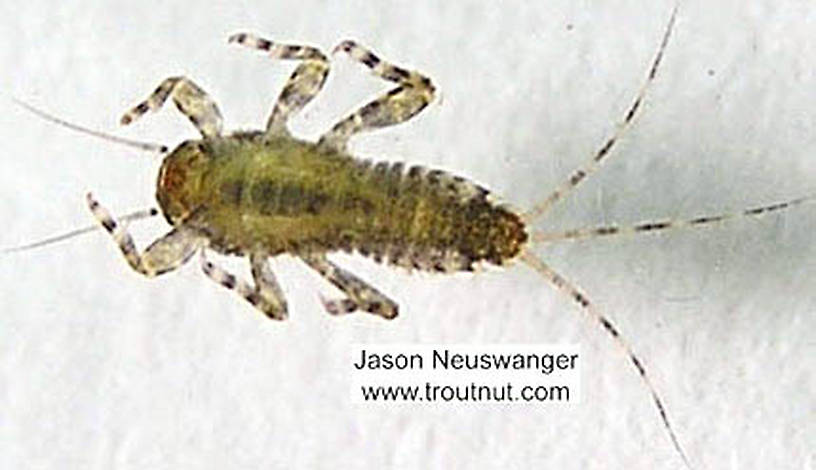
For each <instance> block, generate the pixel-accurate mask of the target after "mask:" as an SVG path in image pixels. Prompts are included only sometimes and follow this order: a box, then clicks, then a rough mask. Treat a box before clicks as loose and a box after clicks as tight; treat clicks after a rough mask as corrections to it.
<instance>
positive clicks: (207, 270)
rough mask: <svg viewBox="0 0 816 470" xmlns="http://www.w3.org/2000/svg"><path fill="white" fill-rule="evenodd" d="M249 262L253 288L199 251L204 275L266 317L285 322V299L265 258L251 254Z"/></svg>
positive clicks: (286, 314) (202, 251)
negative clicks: (232, 292) (232, 291)
mask: <svg viewBox="0 0 816 470" xmlns="http://www.w3.org/2000/svg"><path fill="white" fill-rule="evenodd" d="M249 262H250V265H251V266H252V278H253V279H254V280H255V285H254V286H252V285H250V284H249V283H248V282H246V281H243V280H241V279H239V278H237V277H235V275H233V274H230V273H228V272H227V271H225V270H224V269H222V268H220V267H218V266H216V265H214V264H213V263H211V262H210V261H209V260H208V259H207V257H206V256H205V254H204V250H201V269H202V270H203V271H204V274H206V275H207V276H208V277H209V278H210V279H212V280H213V281H215V282H217V283H219V284H221V285H222V286H224V287H226V288H227V289H230V290H234V291H235V292H237V293H238V295H240V296H241V297H243V298H244V299H245V300H246V301H247V302H249V303H251V304H252V306H253V307H255V308H257V309H258V310H260V311H261V312H263V313H264V314H265V315H266V316H267V317H269V318H271V319H273V320H285V319H286V318H287V316H288V312H287V307H286V299H284V297H283V292H282V291H281V288H280V285H279V284H278V281H277V279H275V275H274V274H273V273H272V270H271V269H270V268H269V261H268V259H267V256H266V255H265V254H261V253H253V254H251V255H250V256H249Z"/></svg>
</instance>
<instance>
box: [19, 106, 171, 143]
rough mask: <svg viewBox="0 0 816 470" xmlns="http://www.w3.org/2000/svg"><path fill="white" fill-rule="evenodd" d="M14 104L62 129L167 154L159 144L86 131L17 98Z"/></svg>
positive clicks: (84, 128) (91, 130) (86, 129)
mask: <svg viewBox="0 0 816 470" xmlns="http://www.w3.org/2000/svg"><path fill="white" fill-rule="evenodd" d="M12 100H14V102H15V103H17V104H18V105H20V106H22V107H23V108H25V109H27V110H28V111H30V112H32V113H34V114H36V115H37V116H39V117H41V118H43V119H45V120H46V121H50V122H53V123H54V124H57V125H60V126H62V127H67V128H68V129H71V130H74V131H77V132H81V133H83V134H88V135H92V136H94V137H98V138H100V139H104V140H107V141H109V142H115V143H117V144H122V145H127V146H128V147H133V148H136V149H139V150H146V151H148V152H154V153H167V150H168V148H167V146H166V145H161V144H154V143H150V142H139V141H137V140H131V139H126V138H124V137H118V136H115V135H111V134H106V133H104V132H100V131H95V130H93V129H88V128H87V127H83V126H80V125H77V124H73V123H70V122H68V121H66V120H64V119H60V118H58V117H56V116H54V115H52V114H48V113H46V112H45V111H42V110H40V109H37V108H35V107H34V106H31V105H30V104H28V103H26V102H25V101H22V100H19V99H17V98H12Z"/></svg>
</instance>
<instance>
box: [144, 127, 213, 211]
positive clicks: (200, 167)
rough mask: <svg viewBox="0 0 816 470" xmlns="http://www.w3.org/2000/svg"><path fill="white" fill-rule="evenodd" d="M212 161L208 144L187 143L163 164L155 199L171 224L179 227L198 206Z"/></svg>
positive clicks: (179, 147)
mask: <svg viewBox="0 0 816 470" xmlns="http://www.w3.org/2000/svg"><path fill="white" fill-rule="evenodd" d="M210 160H211V156H210V151H209V149H208V146H207V144H206V143H205V142H203V141H201V140H188V141H185V142H183V143H181V144H180V145H179V146H178V147H176V148H175V149H173V151H172V152H170V154H169V155H167V156H166V157H165V158H164V161H162V165H161V168H160V169H159V178H158V181H157V182H156V199H157V200H158V201H159V207H161V210H162V213H163V214H164V217H165V218H166V219H167V221H168V222H169V223H170V224H172V225H178V224H180V223H181V222H183V221H184V220H186V219H187V218H188V217H189V216H190V214H192V213H193V211H194V210H195V209H196V208H197V207H199V205H200V202H201V198H200V195H201V193H202V192H201V190H200V189H201V182H202V177H203V176H204V174H205V173H206V171H207V168H208V167H209V165H208V164H209V162H210Z"/></svg>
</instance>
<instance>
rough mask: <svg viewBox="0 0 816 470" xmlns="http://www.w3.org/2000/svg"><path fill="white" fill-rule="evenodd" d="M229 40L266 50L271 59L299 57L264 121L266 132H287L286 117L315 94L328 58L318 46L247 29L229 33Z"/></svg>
mask: <svg viewBox="0 0 816 470" xmlns="http://www.w3.org/2000/svg"><path fill="white" fill-rule="evenodd" d="M229 42H234V43H237V44H240V45H242V46H246V47H249V48H252V49H258V50H260V51H264V52H266V53H267V54H268V55H269V57H271V58H273V59H283V60H286V59H290V60H301V61H303V63H301V64H300V65H298V67H297V68H296V69H295V71H294V72H293V73H292V75H291V76H290V77H289V81H287V82H286V85H284V87H283V91H282V92H281V94H280V95H279V96H278V100H277V101H276V102H275V107H274V108H273V109H272V114H271V115H270V116H269V120H268V121H267V123H266V133H267V134H268V135H280V134H287V133H288V130H287V129H286V122H287V120H288V119H289V118H290V117H291V116H293V115H295V114H296V113H298V112H299V111H300V110H301V109H303V107H304V106H306V105H307V104H308V103H309V102H310V101H312V99H313V98H314V97H315V96H317V94H318V93H319V92H320V89H321V88H323V84H324V83H325V82H326V77H327V76H328V75H329V61H328V59H327V58H326V56H325V55H324V54H323V53H322V52H320V50H319V49H317V48H314V47H311V46H300V45H290V44H277V43H274V42H272V41H270V40H268V39H263V38H260V37H257V36H254V35H252V34H248V33H237V34H233V35H232V36H230V38H229Z"/></svg>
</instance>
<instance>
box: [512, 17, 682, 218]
mask: <svg viewBox="0 0 816 470" xmlns="http://www.w3.org/2000/svg"><path fill="white" fill-rule="evenodd" d="M678 6H679V2H678V4H675V6H674V9H673V10H672V13H671V17H670V18H669V22H668V24H667V25H666V29H665V31H664V32H663V38H662V39H661V41H660V46H659V47H658V49H657V53H656V54H655V57H654V60H652V65H651V66H650V67H649V73H648V74H647V76H646V81H645V82H644V83H643V85H641V87H640V90H639V91H638V93H637V95H636V96H635V100H634V101H633V102H632V104H631V106H629V109H628V110H627V111H626V114H625V115H624V117H623V121H621V122H620V124H618V126H617V129H616V130H615V132H614V133H613V134H612V137H610V138H608V139H607V140H606V142H604V144H603V145H602V146H601V148H600V149H598V151H597V152H596V153H595V155H594V156H593V157H592V159H590V160H589V161H587V162H586V163H584V164H583V165H581V166H579V167H578V168H577V169H576V170H574V171H573V172H572V174H571V175H570V177H569V178H568V179H567V180H566V181H565V182H563V183H562V184H561V185H560V186H558V187H557V188H556V189H555V191H553V192H552V193H550V195H549V196H547V198H546V199H544V200H543V201H542V202H540V203H539V204H536V205H535V206H534V207H533V208H532V209H530V210H529V211H527V212H526V213H524V214H523V218H524V220H525V222H527V223H530V222H532V221H534V220H535V219H537V218H539V217H541V216H542V215H544V214H545V213H546V212H547V211H548V210H549V209H550V208H551V207H552V206H553V205H555V204H556V203H557V202H558V201H560V200H562V199H564V197H565V196H566V195H567V194H569V193H570V192H571V191H573V190H574V189H575V188H576V187H577V186H578V185H579V184H580V183H581V182H582V181H584V180H585V179H586V178H587V177H588V176H589V175H591V174H592V173H595V172H596V171H598V169H599V168H600V167H601V164H603V162H604V161H605V160H606V157H607V156H608V155H609V152H610V151H611V150H612V148H613V147H614V146H615V144H616V143H617V142H618V141H619V140H620V139H621V138H622V137H623V135H624V134H626V131H628V130H629V129H630V128H631V126H632V122H633V121H634V120H635V117H636V116H637V114H638V113H637V112H638V110H639V109H640V108H642V105H643V100H644V99H645V98H646V92H647V91H648V89H649V85H651V84H652V82H653V81H654V79H655V76H656V75H657V69H658V67H660V62H661V61H662V60H663V54H664V52H665V51H666V46H667V45H668V44H669V37H670V36H671V33H672V29H673V28H674V21H675V19H676V17H677V8H678Z"/></svg>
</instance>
